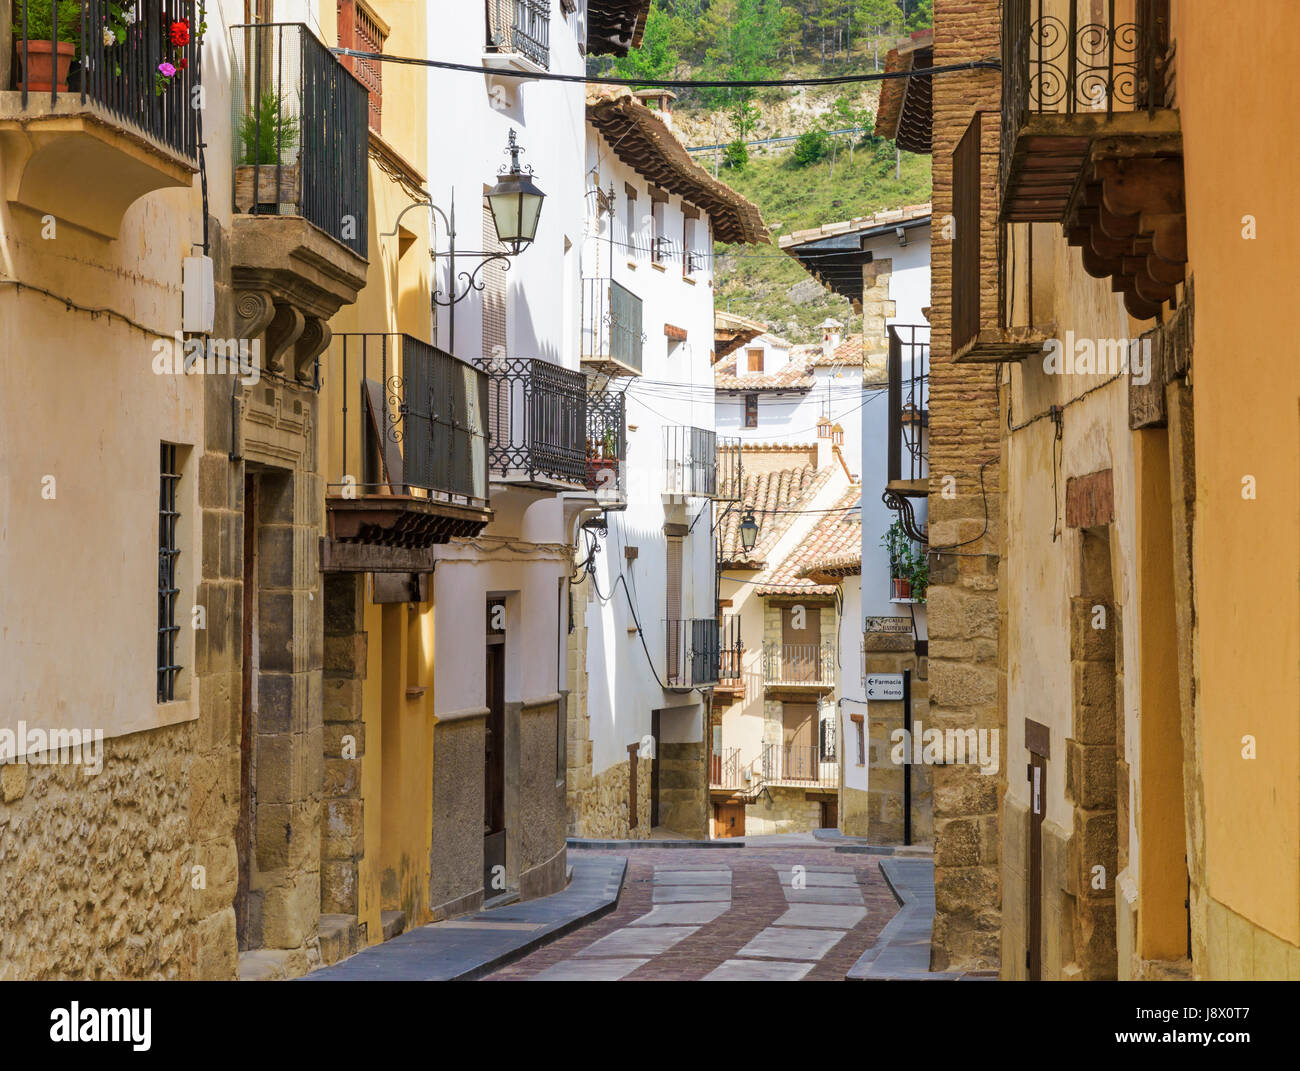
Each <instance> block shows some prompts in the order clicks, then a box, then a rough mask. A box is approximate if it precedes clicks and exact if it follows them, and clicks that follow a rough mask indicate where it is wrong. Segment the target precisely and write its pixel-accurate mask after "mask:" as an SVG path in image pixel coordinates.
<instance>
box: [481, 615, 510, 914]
mask: <svg viewBox="0 0 1300 1071" xmlns="http://www.w3.org/2000/svg"><path fill="white" fill-rule="evenodd" d="M493 605H494V604H492V603H489V604H488V614H489V620H490V619H491V613H492V606H493ZM486 654H487V659H486V661H487V681H486V684H487V695H486V698H487V708H488V716H487V725H486V727H485V730H486V731H485V733H484V741H483V898H484V899H485V900H490V899H491V898H492V897H493V896H496V895H498V894H500V893H501V892H504V891H505V888H506V886H505V874H506V869H505V867H506V776H505V743H506V696H505V684H506V680H505V677H506V645H505V634H504V631H502V632H489V634H488V637H487V651H486ZM498 868H499V869H498Z"/></svg>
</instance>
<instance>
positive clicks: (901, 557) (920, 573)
mask: <svg viewBox="0 0 1300 1071" xmlns="http://www.w3.org/2000/svg"><path fill="white" fill-rule="evenodd" d="M880 545H881V546H882V547H883V548H884V549H885V551H886V552H887V553H888V555H889V601H890V602H899V603H923V602H925V593H926V589H927V588H929V586H930V565H929V557H928V555H927V554H926V552H925V547H924V546H923V545H922V544H920V543H918V542H917V541H916V540H914V539H913V538H912V537H911V536H910V535H909V534H908V533H907V531H906V529H904V527H903V523H902V521H901V520H896V521H894V523H893V524H891V525H890V526H889V528H888V529H887V530H886V532H885V534H884V536H883V537H882V539H881V540H880Z"/></svg>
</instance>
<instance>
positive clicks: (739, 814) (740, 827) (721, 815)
mask: <svg viewBox="0 0 1300 1071" xmlns="http://www.w3.org/2000/svg"><path fill="white" fill-rule="evenodd" d="M744 835H745V805H744V804H743V803H718V804H715V805H714V808H713V836H714V839H719V838H722V837H743V836H744Z"/></svg>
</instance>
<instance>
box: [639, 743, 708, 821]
mask: <svg viewBox="0 0 1300 1071" xmlns="http://www.w3.org/2000/svg"><path fill="white" fill-rule="evenodd" d="M657 761H658V762H659V763H660V768H659V824H660V825H661V826H665V827H667V828H668V829H671V830H672V831H673V832H674V833H680V834H681V835H682V836H684V837H693V838H698V839H700V840H704V839H706V838H707V837H708V835H709V818H710V816H711V812H712V808H711V807H710V805H709V771H708V769H707V762H708V760H707V756H706V754H705V746H704V742H703V741H700V742H699V743H694V744H664V743H661V744H660V745H659V756H658V760H657ZM638 765H639V764H638ZM639 802H640V799H639V794H638V803H639Z"/></svg>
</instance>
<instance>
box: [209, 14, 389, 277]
mask: <svg viewBox="0 0 1300 1071" xmlns="http://www.w3.org/2000/svg"><path fill="white" fill-rule="evenodd" d="M230 33H231V44H232V48H233V53H232V60H231V63H232V68H233V69H232V71H231V108H232V116H233V125H234V138H235V152H234V157H235V175H234V197H235V211H236V212H242V213H246V214H249V215H257V216H302V217H303V218H304V219H306V220H307V222H308V223H311V224H312V225H314V226H315V227H317V228H319V229H320V230H322V231H324V232H325V233H326V234H328V235H329V236H330V237H331V238H334V239H336V240H337V241H339V242H342V243H343V244H344V245H346V246H347V247H348V248H349V249H351V250H352V251H353V252H354V253H356V254H357V255H358V256H362V257H364V256H365V255H366V248H367V245H366V242H367V226H368V219H367V199H366V198H367V191H366V177H367V174H368V171H369V169H368V166H367V153H368V151H369V149H368V146H369V121H368V112H369V95H368V93H367V91H366V87H365V86H364V85H362V84H361V82H359V81H358V80H357V79H356V78H355V77H354V76H353V75H352V73H351V72H350V71H348V69H347V68H346V67H344V66H343V64H342V63H341V62H340V61H339V60H338V59H337V58H336V57H335V56H334V55H333V54H332V53H331V52H330V50H329V49H328V48H326V47H325V46H324V45H323V44H321V42H320V41H318V40H317V39H316V38H315V37H314V36H313V35H312V33H311V31H310V30H309V29H308V28H307V27H306V26H304V25H302V24H300V23H267V24H264V25H256V26H234V27H231V31H230Z"/></svg>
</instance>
